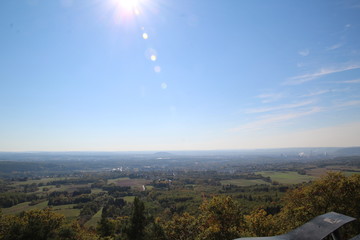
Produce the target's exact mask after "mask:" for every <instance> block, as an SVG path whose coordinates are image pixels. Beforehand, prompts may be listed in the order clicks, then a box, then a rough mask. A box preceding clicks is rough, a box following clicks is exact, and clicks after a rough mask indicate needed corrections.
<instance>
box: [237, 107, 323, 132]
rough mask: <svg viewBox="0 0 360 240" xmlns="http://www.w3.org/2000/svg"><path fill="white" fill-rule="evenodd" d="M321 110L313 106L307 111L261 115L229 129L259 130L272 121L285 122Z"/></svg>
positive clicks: (272, 122)
mask: <svg viewBox="0 0 360 240" xmlns="http://www.w3.org/2000/svg"><path fill="white" fill-rule="evenodd" d="M320 111H321V108H320V107H314V108H312V109H311V110H309V111H299V112H292V113H286V114H275V115H267V116H263V117H261V119H260V120H256V121H253V122H250V123H247V124H244V125H242V126H239V127H237V128H233V129H231V131H232V132H240V131H246V130H259V129H262V128H264V127H266V126H269V125H271V124H274V123H279V122H285V121H288V120H292V119H296V118H300V117H304V116H307V115H311V114H315V113H318V112H320Z"/></svg>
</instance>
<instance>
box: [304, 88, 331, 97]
mask: <svg viewBox="0 0 360 240" xmlns="http://www.w3.org/2000/svg"><path fill="white" fill-rule="evenodd" d="M328 92H331V91H330V90H320V91H317V92H311V93H309V94H305V95H303V96H302V97H313V96H318V95H322V94H325V93H328Z"/></svg>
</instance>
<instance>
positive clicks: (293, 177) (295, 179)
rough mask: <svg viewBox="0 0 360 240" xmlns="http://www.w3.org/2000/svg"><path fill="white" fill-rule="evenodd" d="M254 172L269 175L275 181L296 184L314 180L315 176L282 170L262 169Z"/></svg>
mask: <svg viewBox="0 0 360 240" xmlns="http://www.w3.org/2000/svg"><path fill="white" fill-rule="evenodd" d="M256 174H261V175H262V176H264V177H270V178H271V180H272V181H276V182H279V183H282V184H297V183H302V182H309V181H311V180H314V179H315V177H313V176H309V175H301V174H298V173H297V172H290V171H283V172H274V171H264V172H256Z"/></svg>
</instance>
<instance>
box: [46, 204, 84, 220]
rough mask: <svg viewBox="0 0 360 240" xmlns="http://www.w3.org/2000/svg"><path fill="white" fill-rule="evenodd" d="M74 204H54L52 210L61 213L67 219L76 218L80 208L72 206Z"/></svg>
mask: <svg viewBox="0 0 360 240" xmlns="http://www.w3.org/2000/svg"><path fill="white" fill-rule="evenodd" d="M75 205H76V204H66V205H59V206H54V207H53V208H52V210H53V211H54V212H56V213H59V214H62V215H64V216H65V217H66V219H68V220H73V219H76V218H77V217H78V216H79V214H80V209H76V208H74V206H75Z"/></svg>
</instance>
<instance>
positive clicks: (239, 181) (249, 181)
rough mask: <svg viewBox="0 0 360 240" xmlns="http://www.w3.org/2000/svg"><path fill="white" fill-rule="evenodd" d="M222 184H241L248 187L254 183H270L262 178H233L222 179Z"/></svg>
mask: <svg viewBox="0 0 360 240" xmlns="http://www.w3.org/2000/svg"><path fill="white" fill-rule="evenodd" d="M220 182H221V184H222V185H229V184H231V185H236V186H240V187H248V186H252V185H257V184H258V185H260V184H267V185H269V184H270V183H268V182H265V181H263V180H261V179H231V180H223V181H220Z"/></svg>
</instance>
